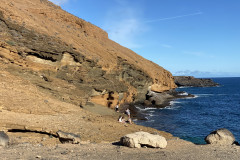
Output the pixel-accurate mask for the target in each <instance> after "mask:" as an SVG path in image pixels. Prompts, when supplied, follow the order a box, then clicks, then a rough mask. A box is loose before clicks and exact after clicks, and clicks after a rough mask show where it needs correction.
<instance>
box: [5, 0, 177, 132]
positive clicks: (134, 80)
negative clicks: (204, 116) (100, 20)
mask: <svg viewBox="0 0 240 160" xmlns="http://www.w3.org/2000/svg"><path fill="white" fill-rule="evenodd" d="M0 66H1V69H0V72H1V73H0V79H1V88H0V90H1V97H0V110H1V108H2V109H3V110H4V115H8V114H9V116H8V118H9V117H12V118H11V120H13V119H16V121H13V122H12V121H11V120H9V119H8V118H6V119H4V118H3V117H1V118H2V119H1V122H0V126H1V127H4V126H5V128H8V129H9V128H10V129H11V128H12V129H18V130H21V129H22V130H37V131H38V132H40V131H42V130H44V132H48V133H50V132H51V133H55V131H56V130H57V129H58V128H59V127H57V125H56V124H55V123H51V124H49V123H48V122H49V121H51V122H55V121H57V122H58V123H60V121H62V120H61V118H63V117H64V116H62V117H61V116H59V117H61V118H60V119H59V117H58V118H57V119H54V118H56V117H47V118H46V117H45V120H47V119H48V121H46V123H45V121H44V122H43V120H42V118H43V117H38V118H37V117H36V116H33V115H44V116H46V115H54V114H67V113H71V114H73V113H78V110H80V109H81V108H80V106H81V107H84V105H86V104H97V105H101V106H105V108H106V107H109V108H113V107H114V106H115V105H116V104H117V103H119V104H124V103H137V102H143V101H144V100H145V98H146V94H147V92H148V91H149V90H151V91H155V92H164V91H167V90H171V89H174V88H176V85H175V83H174V78H173V76H172V74H171V73H170V72H168V71H167V70H165V69H164V68H162V67H160V66H159V65H157V64H155V63H153V62H151V61H149V60H146V59H144V58H143V57H141V56H139V55H138V54H136V53H134V52H133V51H131V50H130V49H128V48H125V47H123V46H121V45H119V44H117V43H116V42H114V41H112V40H110V39H109V38H108V34H107V33H106V32H105V31H103V30H102V29H101V28H99V27H97V26H95V25H93V24H91V23H89V22H86V21H85V20H83V19H80V18H78V17H76V16H74V15H72V14H70V13H67V12H66V11H64V10H62V9H61V8H60V7H59V6H57V5H55V4H53V3H51V2H49V1H47V0H1V5H0ZM72 105H73V106H74V107H73V106H72ZM76 107H77V108H76ZM103 109H104V108H103ZM0 113H1V112H0ZM2 113H3V112H2ZM17 113H18V114H17ZM82 113H83V111H82ZM22 114H24V115H22ZM25 114H27V115H25ZM24 116H25V117H28V118H26V119H28V120H26V119H25V118H24V119H22V117H24ZM16 117H18V118H19V119H17V118H16ZM34 118H35V119H34ZM36 118H37V119H38V120H37V119H36ZM69 118H70V119H72V121H71V124H74V123H75V121H76V119H77V116H76V117H75V118H76V119H75V121H74V116H70V117H69ZM78 118H79V117H78ZM29 119H31V120H32V121H31V122H30V120H29ZM63 119H64V118H63ZM65 119H68V118H66V117H65ZM68 120H69V119H68ZM40 121H41V125H38V124H39V123H40ZM90 121H91V120H90ZM62 123H63V122H62ZM6 124H8V125H6ZM16 124H17V125H16ZM6 126H7V127H6ZM33 126H34V127H33ZM36 126H37V127H36ZM43 126H44V127H45V129H44V127H43ZM59 126H61V125H59ZM64 127H65V128H69V126H67V125H66V126H64V125H63V126H62V128H61V127H60V128H61V129H63V128H64ZM30 128H32V129H30ZM33 128H34V129H33ZM39 128H40V129H39ZM75 130H76V131H75ZM75 130H74V131H75V132H79V130H78V129H75Z"/></svg>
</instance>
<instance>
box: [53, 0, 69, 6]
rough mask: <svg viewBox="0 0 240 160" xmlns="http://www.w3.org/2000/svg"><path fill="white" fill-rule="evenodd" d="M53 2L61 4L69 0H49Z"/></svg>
mask: <svg viewBox="0 0 240 160" xmlns="http://www.w3.org/2000/svg"><path fill="white" fill-rule="evenodd" d="M49 1H51V2H53V3H55V4H56V5H62V4H64V3H67V2H68V1H69V0H49Z"/></svg>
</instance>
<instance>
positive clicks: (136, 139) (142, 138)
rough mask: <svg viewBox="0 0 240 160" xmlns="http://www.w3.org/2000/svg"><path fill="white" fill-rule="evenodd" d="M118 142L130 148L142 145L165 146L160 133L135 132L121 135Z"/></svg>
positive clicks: (165, 142) (164, 140) (165, 143)
mask: <svg viewBox="0 0 240 160" xmlns="http://www.w3.org/2000/svg"><path fill="white" fill-rule="evenodd" d="M120 143H121V144H122V145H124V146H127V147H130V148H141V147H142V146H147V147H153V148H166V147H167V141H166V139H165V138H164V137H162V136H160V135H153V134H150V133H148V132H135V133H132V134H127V135H125V136H123V137H122V138H121V140H120Z"/></svg>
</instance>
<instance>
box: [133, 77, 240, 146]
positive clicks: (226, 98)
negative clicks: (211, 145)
mask: <svg viewBox="0 0 240 160" xmlns="http://www.w3.org/2000/svg"><path fill="white" fill-rule="evenodd" d="M213 80H214V81H215V82H217V83H219V84H220V86H218V87H203V88H201V87H188V88H178V89H177V90H178V91H185V92H187V93H190V94H194V95H196V97H195V98H185V99H178V100H175V101H172V102H171V106H168V107H166V108H164V109H156V108H148V109H142V112H143V113H144V114H146V115H147V118H148V120H147V121H140V120H138V121H136V122H135V123H137V124H140V125H144V126H148V127H153V128H156V129H158V130H162V131H166V132H169V133H171V134H173V135H174V136H177V137H180V138H181V139H185V140H188V141H191V142H193V143H196V144H205V141H204V138H205V137H206V136H207V135H208V134H209V133H210V132H212V131H214V130H216V129H219V128H227V129H228V130H230V131H231V132H232V133H233V134H234V136H235V138H236V141H238V142H240V78H213ZM139 108H141V106H139Z"/></svg>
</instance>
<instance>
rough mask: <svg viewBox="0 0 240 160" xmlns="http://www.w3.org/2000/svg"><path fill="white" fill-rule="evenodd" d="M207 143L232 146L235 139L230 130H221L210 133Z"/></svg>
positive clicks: (206, 139)
mask: <svg viewBox="0 0 240 160" xmlns="http://www.w3.org/2000/svg"><path fill="white" fill-rule="evenodd" d="M205 141H206V142H207V143H208V144H220V145H232V144H233V143H234V142H235V137H234V135H233V134H232V133H231V132H230V131H229V130H227V129H225V128H221V129H218V130H216V131H213V132H212V133H210V134H209V135H208V136H207V137H206V138H205Z"/></svg>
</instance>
